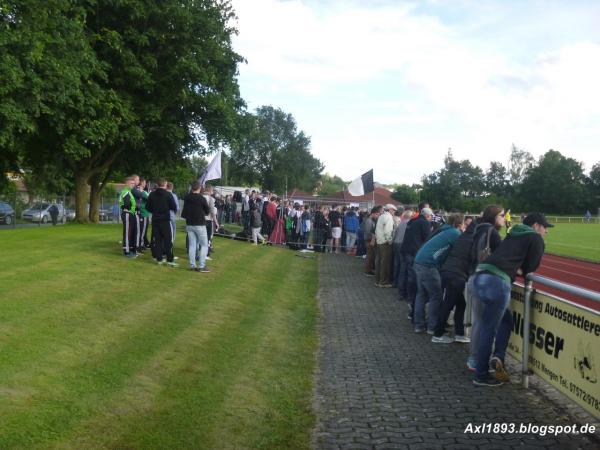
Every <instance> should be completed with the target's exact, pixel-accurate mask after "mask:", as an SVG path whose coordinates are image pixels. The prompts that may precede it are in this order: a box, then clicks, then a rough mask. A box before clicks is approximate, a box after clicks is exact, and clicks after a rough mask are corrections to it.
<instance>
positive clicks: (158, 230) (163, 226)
mask: <svg viewBox="0 0 600 450" xmlns="http://www.w3.org/2000/svg"><path fill="white" fill-rule="evenodd" d="M172 227H173V225H172V224H171V221H170V220H164V221H160V222H155V221H152V240H153V241H154V247H152V256H154V257H155V258H156V260H157V261H159V262H160V261H162V258H163V254H166V255H167V261H168V262H173V229H172Z"/></svg>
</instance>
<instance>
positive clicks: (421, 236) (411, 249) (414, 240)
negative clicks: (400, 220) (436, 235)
mask: <svg viewBox="0 0 600 450" xmlns="http://www.w3.org/2000/svg"><path fill="white" fill-rule="evenodd" d="M430 233H431V223H430V222H429V221H428V220H427V219H426V218H425V217H423V216H421V215H419V216H418V217H416V218H415V219H410V220H409V221H408V224H407V225H406V232H405V233H404V241H402V247H400V251H401V252H402V253H408V254H410V255H416V254H417V252H418V251H419V249H420V248H421V246H422V245H423V243H424V242H425V241H426V240H427V238H428V237H429V234H430Z"/></svg>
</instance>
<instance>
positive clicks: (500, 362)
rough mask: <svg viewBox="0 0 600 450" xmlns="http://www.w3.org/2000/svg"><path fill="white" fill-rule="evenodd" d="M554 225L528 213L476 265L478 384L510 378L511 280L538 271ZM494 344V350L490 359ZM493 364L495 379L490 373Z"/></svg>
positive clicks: (472, 282) (472, 283) (472, 284)
mask: <svg viewBox="0 0 600 450" xmlns="http://www.w3.org/2000/svg"><path fill="white" fill-rule="evenodd" d="M552 226H553V225H551V224H549V223H548V221H547V220H546V217H544V215H543V214H541V213H531V214H529V215H528V216H527V217H526V218H525V220H523V223H522V224H516V225H514V226H513V227H512V229H511V232H510V233H509V234H507V236H506V239H504V241H502V243H501V244H500V245H499V246H498V248H497V249H496V250H495V251H494V253H492V254H491V255H490V256H489V257H488V258H486V259H485V260H484V261H483V262H482V263H480V264H479V265H478V266H477V269H476V272H475V275H474V276H473V277H471V278H470V279H469V289H470V292H471V293H472V295H473V301H474V302H476V303H477V304H478V305H476V306H478V307H479V308H480V310H479V311H480V314H479V317H480V324H479V327H478V329H477V336H475V339H476V341H477V342H478V345H477V347H478V348H477V352H476V354H477V364H476V371H475V378H474V379H473V383H474V384H475V385H477V386H498V385H501V384H502V383H503V382H505V381H509V380H510V379H509V376H508V373H507V372H506V370H505V369H504V356H505V355H506V347H507V346H508V339H509V337H510V333H511V329H512V313H511V311H510V310H509V309H508V304H509V300H510V291H511V286H512V282H513V281H514V279H515V277H516V276H517V275H523V276H524V277H525V276H527V274H528V273H531V272H535V271H536V270H537V268H538V267H539V265H540V262H541V260H542V256H543V254H544V239H543V238H544V236H545V235H546V230H547V229H548V228H551V227H552ZM494 340H495V344H494ZM492 344H494V352H493V356H492V358H491V360H490V355H492ZM490 367H491V368H492V369H493V370H494V371H495V374H496V377H495V378H494V377H492V376H491V375H490V374H489V369H490Z"/></svg>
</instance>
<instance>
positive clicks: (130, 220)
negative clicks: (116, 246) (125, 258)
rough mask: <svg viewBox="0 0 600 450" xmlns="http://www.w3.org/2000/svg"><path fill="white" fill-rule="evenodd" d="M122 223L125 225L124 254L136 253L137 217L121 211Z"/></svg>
mask: <svg viewBox="0 0 600 450" xmlns="http://www.w3.org/2000/svg"><path fill="white" fill-rule="evenodd" d="M121 222H122V223H123V254H125V255H128V254H129V252H134V253H135V251H136V247H137V244H136V242H137V234H136V231H137V225H136V222H137V217H136V215H135V214H131V213H128V212H126V211H121Z"/></svg>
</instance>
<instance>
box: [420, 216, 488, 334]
mask: <svg viewBox="0 0 600 450" xmlns="http://www.w3.org/2000/svg"><path fill="white" fill-rule="evenodd" d="M465 222H466V220H465ZM476 226H477V223H476V222H475V221H471V222H470V224H469V225H468V226H467V228H466V230H465V231H464V233H463V234H461V235H460V236H459V237H458V239H457V240H456V241H455V242H454V245H453V246H452V249H451V250H450V253H448V257H447V258H446V261H445V262H444V264H443V265H442V267H441V269H440V277H441V278H442V292H443V293H444V297H443V299H442V305H441V308H440V313H439V315H438V321H437V325H436V327H435V333H434V334H433V337H432V338H431V342H434V343H438V344H449V343H451V342H455V341H456V342H463V343H468V342H470V339H469V338H468V337H467V336H465V325H464V323H465V320H464V316H465V308H466V301H465V294H464V290H465V285H466V283H467V279H468V278H469V271H470V266H471V248H472V247H473V235H474V234H475V227H476ZM452 309H455V311H454V338H451V337H449V336H447V335H445V334H444V333H445V332H446V321H447V320H448V317H449V316H450V311H452Z"/></svg>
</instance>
